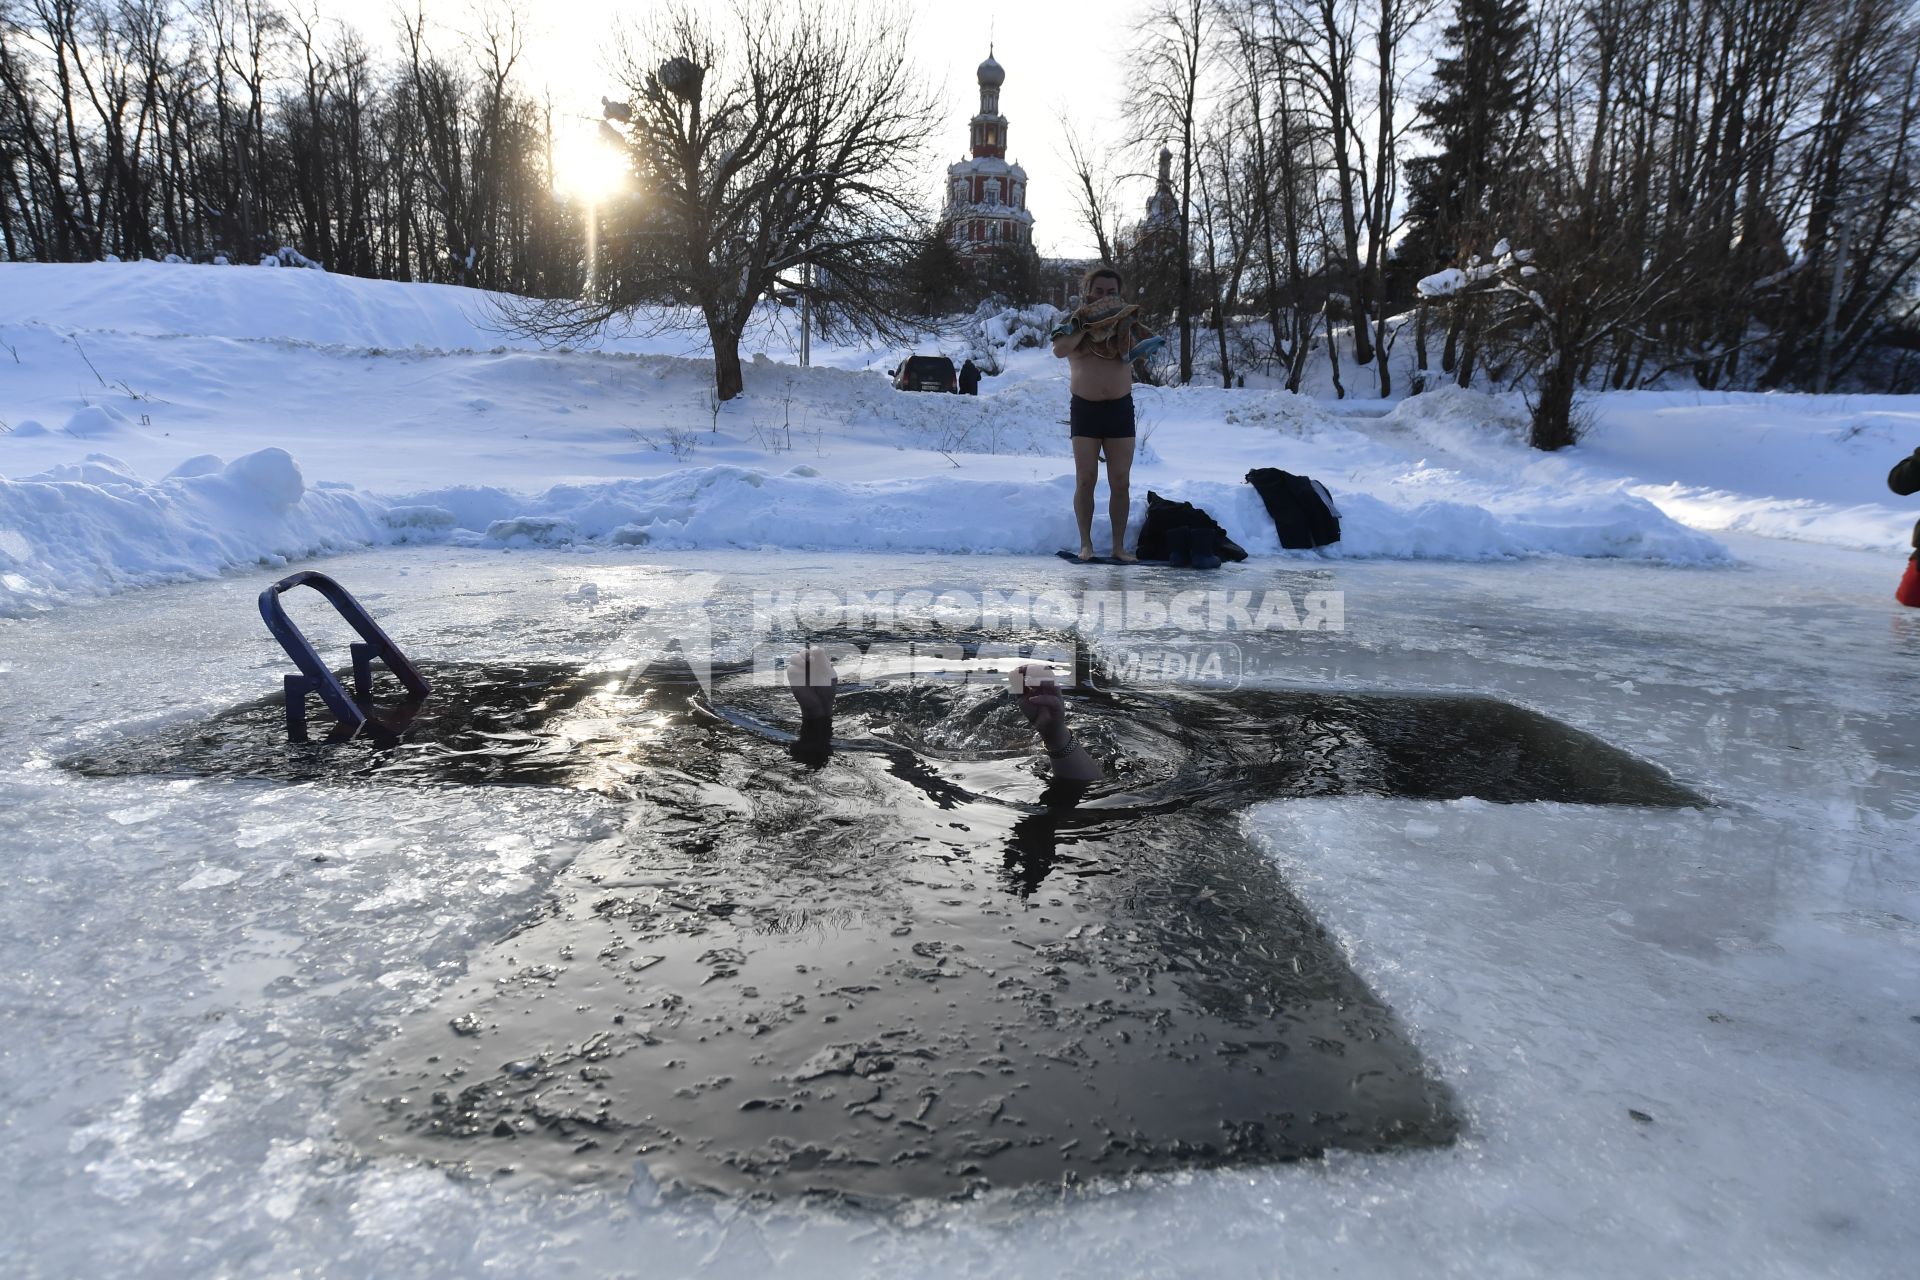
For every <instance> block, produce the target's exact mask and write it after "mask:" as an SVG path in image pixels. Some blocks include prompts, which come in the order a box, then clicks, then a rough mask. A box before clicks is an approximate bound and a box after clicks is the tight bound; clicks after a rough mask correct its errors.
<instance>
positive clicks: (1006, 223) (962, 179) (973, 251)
mask: <svg viewBox="0 0 1920 1280" xmlns="http://www.w3.org/2000/svg"><path fill="white" fill-rule="evenodd" d="M1006 79H1007V73H1006V72H1005V71H1004V70H1002V69H1001V66H1000V64H999V63H998V62H995V61H994V60H993V51H992V50H991V49H989V50H988V51H987V60H986V61H985V62H983V63H981V64H980V70H979V80H980V114H978V115H976V116H975V117H974V118H973V123H972V142H973V155H972V157H971V158H970V159H966V160H962V161H960V162H959V163H957V164H950V165H948V166H947V210H946V222H947V226H948V228H949V229H950V233H951V234H952V236H953V240H954V244H955V246H956V247H957V248H958V249H959V250H960V252H961V253H962V254H963V255H965V256H967V257H970V258H972V257H980V256H982V255H985V254H989V253H992V252H994V251H995V250H997V249H998V248H1000V246H1002V245H1021V246H1031V245H1032V244H1033V215H1032V214H1031V213H1028V212H1027V171H1026V170H1025V169H1022V168H1021V167H1020V166H1019V165H1017V164H1008V163H1007V118H1006V117H1005V116H1003V115H1001V114H1000V86H1001V85H1002V84H1004V83H1005V82H1006Z"/></svg>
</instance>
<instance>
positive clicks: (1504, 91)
mask: <svg viewBox="0 0 1920 1280" xmlns="http://www.w3.org/2000/svg"><path fill="white" fill-rule="evenodd" d="M1453 12H1454V16H1453V21H1452V22H1451V23H1450V24H1449V25H1448V26H1447V27H1446V29H1445V32H1444V36H1445V39H1446V41H1447V43H1448V45H1449V46H1451V47H1452V49H1453V50H1454V55H1453V56H1452V57H1447V58H1442V59H1441V60H1440V61H1439V63H1438V64H1437V65H1436V67H1435V68H1434V77H1433V78H1434V86H1435V89H1434V92H1433V93H1432V94H1431V95H1429V96H1428V97H1426V98H1424V99H1422V100H1421V102H1420V114H1421V115H1422V116H1423V117H1424V120H1423V121H1422V123H1421V125H1420V132H1421V133H1423V134H1425V135H1426V136H1427V137H1428V138H1429V139H1431V140H1432V141H1433V142H1435V143H1436V144H1437V145H1438V147H1439V150H1438V151H1436V152H1434V153H1433V154H1431V155H1426V156H1421V157H1418V158H1417V159H1413V160H1409V161H1408V162H1407V180H1408V198H1407V224H1408V225H1407V234H1406V237H1405V239H1403V240H1402V241H1401V243H1400V245H1399V247H1398V249H1397V250H1396V252H1395V257H1396V259H1397V265H1398V266H1399V267H1400V271H1399V272H1398V273H1397V274H1399V275H1401V276H1402V278H1403V279H1402V281H1401V284H1402V290H1401V291H1402V292H1403V293H1404V292H1406V291H1408V290H1409V289H1410V288H1411V284H1412V281H1413V280H1417V279H1419V278H1420V277H1421V276H1424V275H1427V274H1430V273H1431V272H1434V271H1438V270H1440V269H1441V268H1442V267H1444V266H1447V265H1448V264H1449V263H1452V262H1453V261H1454V260H1455V258H1456V257H1457V256H1459V255H1460V254H1461V253H1462V251H1465V252H1475V251H1479V252H1484V250H1485V246H1482V245H1479V244H1478V243H1477V239H1478V238H1479V237H1481V236H1482V235H1483V234H1484V233H1485V232H1487V231H1489V230H1492V231H1493V233H1494V236H1497V235H1498V230H1497V228H1488V227H1487V226H1486V225H1485V223H1486V220H1487V213H1488V210H1489V208H1490V207H1491V204H1492V201H1493V199H1494V197H1495V195H1496V193H1497V192H1498V191H1499V189H1500V186H1501V177H1502V174H1503V173H1504V172H1505V170H1506V168H1507V166H1508V165H1509V164H1510V163H1512V162H1513V161H1514V160H1515V159H1516V157H1515V156H1514V154H1513V152H1514V151H1515V150H1516V149H1517V144H1518V140H1519V138H1520V136H1521V134H1522V133H1523V132H1524V129H1525V125H1526V118H1527V116H1528V115H1529V114H1530V102H1529V96H1530V94H1529V90H1530V86H1529V83H1528V75H1527V70H1528V69H1527V49H1528V43H1529V40H1530V37H1531V36H1532V33H1533V24H1532V23H1531V22H1529V21H1528V20H1527V0H1454V11H1453ZM1489 240H1491V237H1489Z"/></svg>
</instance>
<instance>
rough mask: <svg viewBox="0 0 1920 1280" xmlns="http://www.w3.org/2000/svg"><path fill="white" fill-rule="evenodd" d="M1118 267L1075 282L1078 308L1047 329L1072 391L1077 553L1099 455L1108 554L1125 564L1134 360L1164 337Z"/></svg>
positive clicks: (1089, 553)
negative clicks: (1143, 320) (1103, 468)
mask: <svg viewBox="0 0 1920 1280" xmlns="http://www.w3.org/2000/svg"><path fill="white" fill-rule="evenodd" d="M1124 283H1125V282H1124V281H1123V280H1122V279H1121V278H1120V273H1119V272H1118V271H1115V270H1114V269H1113V268H1112V267H1108V266H1099V267H1095V268H1093V269H1092V270H1091V271H1089V272H1087V274H1086V278H1085V279H1084V280H1082V281H1081V284H1080V296H1081V298H1082V299H1083V301H1082V303H1081V306H1080V308H1079V309H1078V310H1076V311H1074V312H1073V313H1072V314H1071V315H1069V316H1068V317H1067V318H1066V320H1065V321H1064V322H1062V323H1061V324H1060V326H1059V327H1058V328H1056V329H1055V330H1054V331H1053V354H1054V355H1056V356H1058V357H1061V358H1063V359H1065V360H1066V362H1067V383H1068V387H1069V389H1070V390H1071V392H1072V397H1073V398H1072V400H1071V401H1070V408H1069V414H1068V416H1069V421H1070V423H1071V426H1070V428H1069V430H1070V432H1071V434H1072V440H1073V478H1074V485H1073V517H1074V520H1075V522H1076V523H1077V524H1078V525H1079V526H1080V559H1081V560H1082V561H1083V562H1084V561H1090V560H1092V559H1093V558H1094V551H1093V491H1094V487H1095V484H1096V483H1097V482H1098V480H1099V478H1100V459H1101V458H1102V457H1103V456H1104V457H1105V458H1106V462H1107V519H1108V523H1109V524H1110V525H1111V526H1112V529H1113V558H1114V559H1115V560H1118V561H1121V562H1123V563H1127V564H1131V563H1132V562H1133V560H1134V556H1133V555H1132V553H1130V552H1129V551H1128V550H1127V504H1128V501H1129V498H1130V495H1129V492H1128V481H1129V480H1130V478H1131V476H1132V473H1133V448H1134V419H1133V362H1134V361H1135V360H1142V359H1145V358H1146V357H1147V356H1150V355H1152V354H1153V353H1154V352H1155V351H1157V350H1159V349H1160V347H1161V346H1162V345H1163V344H1164V343H1165V341H1166V340H1165V339H1164V338H1158V337H1155V336H1154V335H1152V334H1150V333H1148V332H1147V331H1146V330H1145V329H1144V328H1143V327H1141V325H1140V323H1139V319H1138V317H1139V314H1140V308H1139V307H1137V306H1132V305H1130V304H1128V303H1125V302H1123V301H1122V300H1121V296H1120V291H1121V289H1122V287H1123V285H1124Z"/></svg>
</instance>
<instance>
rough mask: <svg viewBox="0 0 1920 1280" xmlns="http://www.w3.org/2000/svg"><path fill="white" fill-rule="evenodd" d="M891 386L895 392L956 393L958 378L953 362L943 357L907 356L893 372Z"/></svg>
mask: <svg viewBox="0 0 1920 1280" xmlns="http://www.w3.org/2000/svg"><path fill="white" fill-rule="evenodd" d="M893 385H894V389H895V390H897V391H948V392H954V393H958V392H959V390H960V376H959V374H957V373H956V372H954V368H953V361H951V360H949V359H947V358H946V357H945V356H908V357H907V358H906V360H905V361H903V362H902V363H901V365H900V367H899V368H898V369H896V370H894V373H893Z"/></svg>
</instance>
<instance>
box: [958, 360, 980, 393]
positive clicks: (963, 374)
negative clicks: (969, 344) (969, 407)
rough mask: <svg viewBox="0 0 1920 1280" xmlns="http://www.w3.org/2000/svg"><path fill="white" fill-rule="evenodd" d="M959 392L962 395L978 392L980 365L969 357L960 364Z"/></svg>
mask: <svg viewBox="0 0 1920 1280" xmlns="http://www.w3.org/2000/svg"><path fill="white" fill-rule="evenodd" d="M960 394H961V395H963V396H977V395H979V394H980V366H979V365H977V364H975V363H974V362H973V361H972V360H971V359H969V360H968V361H967V362H966V363H965V364H963V365H961V366H960Z"/></svg>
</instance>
